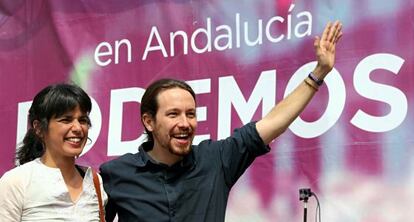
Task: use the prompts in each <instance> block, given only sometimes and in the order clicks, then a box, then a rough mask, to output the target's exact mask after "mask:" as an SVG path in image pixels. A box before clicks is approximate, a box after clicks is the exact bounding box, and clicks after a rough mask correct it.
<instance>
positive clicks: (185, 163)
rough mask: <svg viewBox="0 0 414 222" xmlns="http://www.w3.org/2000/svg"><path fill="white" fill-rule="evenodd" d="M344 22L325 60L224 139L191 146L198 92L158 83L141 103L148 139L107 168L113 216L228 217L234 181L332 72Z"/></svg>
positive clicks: (334, 28)
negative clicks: (264, 112)
mask: <svg viewBox="0 0 414 222" xmlns="http://www.w3.org/2000/svg"><path fill="white" fill-rule="evenodd" d="M341 30H342V24H341V23H339V22H335V23H334V24H331V23H328V24H327V26H326V27H325V29H324V31H323V34H322V36H321V38H319V37H316V38H315V41H314V47H315V49H316V57H317V60H318V64H317V66H316V68H315V69H314V71H313V72H312V73H311V74H309V77H307V78H306V79H305V80H304V81H303V82H302V83H301V84H300V85H299V86H298V87H297V88H296V89H295V90H294V91H293V92H292V93H291V94H290V95H289V96H288V97H287V98H285V99H284V100H282V101H281V102H280V103H278V104H277V105H276V106H275V107H274V108H273V109H272V110H271V111H270V112H269V113H268V114H267V115H266V116H265V117H264V118H263V119H261V120H259V121H258V122H252V123H249V124H246V125H245V126H243V127H241V128H239V129H237V130H235V131H234V133H233V135H232V136H230V137H229V138H226V139H224V140H220V141H212V140H205V141H202V142H201V143H200V144H199V145H197V146H193V145H191V143H192V140H193V138H194V135H195V131H196V128H197V120H196V101H195V94H194V92H193V90H192V89H191V88H190V87H189V86H188V85H187V84H186V83H184V82H182V81H178V80H172V79H162V80H158V81H156V82H154V83H152V84H151V85H150V86H149V87H148V88H147V90H146V92H145V94H144V96H143V97H142V101H141V121H142V123H143V125H144V127H145V130H146V132H147V134H148V141H147V142H145V143H143V144H142V145H141V146H140V147H139V152H138V153H136V154H125V155H123V156H121V157H119V158H118V159H115V160H112V161H109V162H108V163H105V164H103V165H102V166H101V175H102V178H103V181H104V188H105V190H106V192H107V193H108V196H109V202H108V205H107V207H106V216H107V218H106V219H107V221H112V220H113V218H114V216H115V214H116V213H117V214H118V218H119V221H154V222H162V221H180V222H182V221H197V222H198V221H213V222H217V221H224V217H225V210H226V205H227V199H228V195H229V192H230V189H231V187H232V186H233V185H234V184H235V183H236V181H237V179H238V178H239V177H240V176H241V175H242V174H243V172H244V171H245V170H246V169H247V167H248V166H249V165H250V164H251V163H252V162H253V160H254V159H255V158H256V157H257V156H259V155H262V154H265V153H267V152H269V150H270V148H269V146H268V144H269V143H270V142H271V141H272V140H273V139H275V138H276V137H278V136H279V135H280V134H281V133H283V132H284V131H285V130H286V129H287V128H288V126H289V125H290V124H291V123H292V121H293V120H294V119H295V118H296V117H297V116H298V115H299V114H300V113H301V112H302V110H303V109H304V108H305V106H306V105H307V104H308V103H309V101H310V100H311V98H312V97H313V95H314V94H315V92H316V91H317V90H318V87H319V86H320V85H321V84H322V83H323V81H322V80H323V79H324V78H325V76H326V75H327V74H328V73H329V72H330V71H331V70H332V68H333V64H334V57H335V46H336V43H337V42H338V40H339V39H340V37H341V36H342V31H341Z"/></svg>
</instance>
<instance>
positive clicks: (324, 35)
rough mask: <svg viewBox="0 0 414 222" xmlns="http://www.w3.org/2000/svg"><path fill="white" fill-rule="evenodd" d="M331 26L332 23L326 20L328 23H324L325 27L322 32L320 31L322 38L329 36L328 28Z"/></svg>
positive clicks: (325, 38)
mask: <svg viewBox="0 0 414 222" xmlns="http://www.w3.org/2000/svg"><path fill="white" fill-rule="evenodd" d="M331 26H332V23H331V22H328V24H326V26H325V29H324V30H323V33H322V37H321V38H322V40H324V41H325V40H328V37H329V32H330V30H331V28H332V27H331Z"/></svg>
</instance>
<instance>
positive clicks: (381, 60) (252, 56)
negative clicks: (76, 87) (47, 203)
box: [0, 0, 414, 222]
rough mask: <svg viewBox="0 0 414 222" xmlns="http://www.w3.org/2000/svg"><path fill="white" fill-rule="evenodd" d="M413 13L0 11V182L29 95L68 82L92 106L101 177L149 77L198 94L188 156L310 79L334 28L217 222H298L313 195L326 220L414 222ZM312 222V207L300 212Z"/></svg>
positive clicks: (59, 3) (265, 0)
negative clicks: (329, 62)
mask: <svg viewBox="0 0 414 222" xmlns="http://www.w3.org/2000/svg"><path fill="white" fill-rule="evenodd" d="M413 5H414V3H413V0H410V1H407V0H394V1H385V0H380V1H379V0H365V1H358V0H349V1H332V0H298V1H292V0H254V1H253V0H250V1H248V0H199V1H189V0H180V1H178V0H175V1H172V0H171V1H169V0H152V1H145V0H123V1H118V0H105V1H81V0H70V1H68V0H53V1H46V0H10V1H7V0H4V1H0V89H1V90H0V103H1V106H0V116H1V118H0V126H1V128H2V129H1V133H0V140H1V141H2V142H1V144H0V150H1V155H0V175H2V174H3V173H4V172H5V171H7V170H9V169H11V168H13V167H14V157H15V152H16V144H18V143H19V142H21V139H22V137H23V135H24V133H25V131H26V129H27V111H28V108H29V106H30V102H31V100H32V98H33V96H34V95H35V94H36V92H38V91H39V90H40V89H42V88H43V87H45V86H46V85H48V84H51V83H57V82H75V83H77V84H80V85H81V86H82V87H83V88H84V89H85V90H86V91H87V92H88V93H89V95H90V96H91V97H92V98H93V111H92V113H91V118H92V124H93V126H92V128H91V130H90V137H91V142H90V143H89V144H88V145H87V147H86V149H85V151H84V154H83V155H82V156H81V157H80V158H79V159H78V162H79V163H80V164H88V165H92V166H94V167H99V165H100V164H101V163H103V162H104V161H107V160H110V159H113V158H116V157H117V156H119V155H122V154H124V153H127V152H137V148H138V146H139V145H140V143H141V142H142V141H143V138H144V137H143V134H142V133H143V127H142V126H141V124H140V120H139V107H140V100H141V97H142V94H143V92H144V90H145V88H146V87H147V85H148V84H149V83H150V82H151V81H153V80H155V79H159V78H165V77H172V78H179V79H182V80H185V81H188V83H190V84H191V85H192V86H193V87H194V90H195V91H196V94H197V100H198V104H197V112H198V121H199V128H198V132H197V137H196V139H195V140H196V141H195V143H197V142H198V141H200V140H202V139H214V140H215V139H222V138H225V137H227V136H229V135H230V134H231V132H232V129H233V128H235V127H239V126H241V125H243V124H245V123H247V122H249V121H253V120H258V119H260V118H261V117H262V116H263V115H264V114H265V113H267V112H268V111H269V110H270V108H271V107H272V106H273V105H274V104H276V103H278V102H279V101H280V100H281V99H282V98H284V97H285V96H286V95H287V94H288V93H289V92H290V91H291V90H292V89H293V88H294V86H295V85H297V84H298V83H299V82H300V81H302V80H303V78H304V77H305V76H306V75H307V74H308V72H309V71H311V70H312V69H313V68H314V66H315V56H314V50H313V38H314V36H315V35H318V34H320V33H321V31H322V29H323V27H324V25H325V24H326V23H327V22H328V21H334V20H340V21H342V23H343V26H344V30H343V32H344V36H343V38H342V39H341V41H340V43H339V45H338V48H337V60H336V64H335V67H334V69H333V70H332V73H331V74H330V75H329V76H328V77H327V78H326V84H325V85H324V86H323V87H322V88H321V89H320V90H319V92H318V93H317V95H316V96H315V97H314V99H313V101H312V102H311V104H310V105H309V106H308V107H307V108H306V110H305V111H304V113H303V114H302V115H301V116H300V117H299V118H298V119H296V121H295V122H294V123H293V124H292V125H291V127H290V128H289V129H288V130H287V131H286V132H285V134H283V135H282V136H280V137H279V138H277V139H276V140H275V141H274V142H272V143H271V147H272V150H271V152H270V153H269V154H268V155H265V156H263V157H260V158H258V159H257V160H256V161H255V162H254V164H253V165H252V166H251V167H250V168H249V169H248V171H247V172H246V173H245V174H244V175H243V177H242V178H241V179H240V180H239V181H238V183H237V184H236V186H235V187H234V189H233V190H232V192H231V196H230V199H229V205H228V211H227V217H226V220H227V221H238V222H239V221H249V222H250V221H282V222H287V221H301V220H302V215H303V206H302V202H300V201H299V193H298V190H299V189H300V188H307V187H308V188H311V189H312V191H314V192H315V193H316V194H317V196H318V197H319V201H320V204H321V210H322V219H323V220H324V221H343V222H349V221H364V222H382V221H387V222H389V221H412V215H411V213H412V212H413V211H414V204H412V199H413V198H414V189H413V187H414V159H413V158H414V154H413V149H412V148H413V147H414V139H413V136H412V134H413V132H414V129H413V128H414V124H413V118H414V112H413V106H414V100H413V99H414V78H413V71H414V67H413V64H414V33H413V30H414V25H413V24H414V19H413V10H414V6H413ZM308 207H309V210H308V212H309V213H308V217H309V218H308V220H310V221H313V220H314V217H315V211H316V199H315V198H313V197H311V198H310V200H309V206H308Z"/></svg>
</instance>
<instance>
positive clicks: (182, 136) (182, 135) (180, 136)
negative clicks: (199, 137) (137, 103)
mask: <svg viewBox="0 0 414 222" xmlns="http://www.w3.org/2000/svg"><path fill="white" fill-rule="evenodd" d="M175 137H178V138H186V137H188V134H177V135H175Z"/></svg>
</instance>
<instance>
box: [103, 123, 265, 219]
mask: <svg viewBox="0 0 414 222" xmlns="http://www.w3.org/2000/svg"><path fill="white" fill-rule="evenodd" d="M148 145H149V144H148V143H144V144H142V145H141V146H140V148H139V152H138V153H136V154H125V155H123V156H121V157H119V158H118V159H115V160H112V161H109V162H107V163H104V164H103V165H102V166H101V176H102V179H103V181H104V188H105V191H106V192H107V194H108V196H109V202H108V204H107V206H106V216H107V221H112V220H113V217H114V216H115V214H116V213H118V219H119V221H120V222H122V221H134V222H137V221H145V222H147V221H148V222H151V221H154V222H163V221H178V222H186V221H196V222H200V221H212V222H219V221H224V217H225V211H226V205H227V199H228V196H229V192H230V189H231V187H232V186H233V185H234V184H235V183H236V181H237V179H238V178H239V177H240V176H241V175H242V174H243V173H244V171H245V170H246V169H247V167H248V166H249V165H250V164H251V163H252V162H253V160H254V159H255V157H257V156H259V155H262V154H264V153H266V152H268V151H269V150H270V148H269V147H268V146H266V145H265V144H264V143H263V141H262V139H261V138H260V136H259V135H258V133H257V130H256V126H255V123H249V124H247V125H245V126H243V127H242V128H240V129H236V130H235V131H234V134H233V135H232V136H231V137H229V138H227V139H225V140H220V141H212V140H205V141H203V142H201V143H200V144H199V145H198V146H192V152H191V153H190V154H189V155H187V156H186V157H185V158H184V159H183V160H182V161H180V162H178V163H176V164H174V165H173V166H170V167H169V166H167V165H164V164H160V163H156V162H155V161H154V160H152V159H151V158H150V157H149V155H148V154H147V153H146V151H148V150H149V149H151V148H152V147H148Z"/></svg>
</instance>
